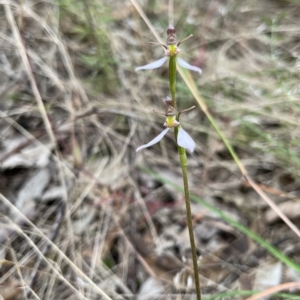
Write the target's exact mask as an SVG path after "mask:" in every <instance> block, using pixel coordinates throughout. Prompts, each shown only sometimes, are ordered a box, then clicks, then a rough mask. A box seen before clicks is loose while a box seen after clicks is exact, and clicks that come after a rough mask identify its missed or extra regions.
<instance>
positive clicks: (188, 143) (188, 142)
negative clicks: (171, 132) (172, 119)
mask: <svg viewBox="0 0 300 300" xmlns="http://www.w3.org/2000/svg"><path fill="white" fill-rule="evenodd" d="M177 144H178V146H180V147H182V148H185V149H187V150H189V151H190V152H194V150H195V146H196V145H195V142H194V140H193V139H192V138H191V136H190V135H189V134H188V133H187V132H186V131H185V130H183V129H182V127H179V129H178V136H177Z"/></svg>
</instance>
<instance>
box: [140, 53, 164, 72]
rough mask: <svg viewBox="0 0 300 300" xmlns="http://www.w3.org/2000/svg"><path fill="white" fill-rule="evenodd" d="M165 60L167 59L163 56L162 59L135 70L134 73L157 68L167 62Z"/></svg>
mask: <svg viewBox="0 0 300 300" xmlns="http://www.w3.org/2000/svg"><path fill="white" fill-rule="evenodd" d="M167 59H168V57H166V56H164V57H163V58H161V59H159V60H157V61H154V62H152V63H150V64H148V65H145V66H141V67H137V68H135V71H136V72H137V71H139V70H152V69H156V68H159V67H161V66H162V65H163V64H164V63H165V62H166V61H167Z"/></svg>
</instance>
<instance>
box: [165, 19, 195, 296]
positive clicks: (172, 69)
mask: <svg viewBox="0 0 300 300" xmlns="http://www.w3.org/2000/svg"><path fill="white" fill-rule="evenodd" d="M167 33H168V38H169V34H170V35H172V40H173V41H174V43H176V34H175V28H174V27H173V26H172V25H170V26H169V29H168V31H167ZM167 41H168V39H167ZM175 57H176V54H175V55H174V56H171V57H170V62H169V80H170V93H171V96H172V100H173V102H174V107H175V109H176V108H177V101H176V59H175ZM176 118H177V121H179V115H177V117H176ZM174 134H175V139H176V141H177V140H178V129H177V128H175V129H174ZM177 149H178V154H179V160H180V165H181V171H182V177H183V187H184V196H185V206H186V216H187V224H188V230H189V236H190V244H191V251H192V260H193V269H194V280H195V288H196V294H197V300H201V288H200V278H199V271H198V258H197V251H196V243H195V237H194V231H193V220H192V210H191V201H190V192H189V184H188V173H187V165H188V161H187V156H186V151H185V148H183V147H180V146H179V145H177Z"/></svg>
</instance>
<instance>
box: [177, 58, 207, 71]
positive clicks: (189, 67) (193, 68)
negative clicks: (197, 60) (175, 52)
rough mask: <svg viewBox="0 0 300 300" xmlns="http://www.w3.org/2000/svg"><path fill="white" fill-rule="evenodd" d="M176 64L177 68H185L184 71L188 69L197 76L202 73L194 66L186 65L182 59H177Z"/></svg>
mask: <svg viewBox="0 0 300 300" xmlns="http://www.w3.org/2000/svg"><path fill="white" fill-rule="evenodd" d="M176 60H177V62H178V64H179V66H181V67H183V68H185V69H188V70H192V71H196V72H198V73H199V74H201V73H202V70H201V69H200V68H198V67H196V66H192V65H190V64H188V63H187V62H186V61H184V60H183V59H181V58H180V57H177V59H176Z"/></svg>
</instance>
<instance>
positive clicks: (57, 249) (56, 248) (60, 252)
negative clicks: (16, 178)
mask: <svg viewBox="0 0 300 300" xmlns="http://www.w3.org/2000/svg"><path fill="white" fill-rule="evenodd" d="M0 198H1V201H2V202H3V203H4V204H5V205H6V206H7V207H9V208H10V209H11V210H12V211H14V212H15V213H16V214H17V215H18V216H20V217H21V218H22V219H23V220H24V221H25V222H26V223H28V224H29V225H30V226H31V227H32V228H33V229H34V230H35V231H36V233H37V234H38V235H39V236H40V237H41V238H43V239H44V240H45V241H46V242H47V243H49V245H50V246H51V247H52V248H53V249H54V250H55V251H56V252H57V253H58V254H59V255H60V256H61V257H62V258H63V259H64V261H65V262H66V263H68V264H69V266H70V267H71V268H72V269H73V270H74V271H75V272H76V273H77V274H78V275H79V276H81V277H82V278H83V279H84V280H86V281H87V282H88V284H90V285H91V287H92V288H93V290H94V291H95V292H96V293H98V294H99V295H101V296H102V297H103V298H104V299H107V300H111V298H110V297H109V296H108V295H107V294H106V293H105V292H104V291H102V290H101V289H100V288H99V287H98V286H97V285H96V284H95V283H94V282H93V281H92V280H91V279H90V278H89V277H88V276H87V275H86V274H84V273H83V272H82V271H81V270H80V269H79V268H78V267H77V266H76V265H75V264H74V263H73V262H72V261H71V260H70V259H69V258H68V257H67V256H66V255H65V253H63V252H62V251H61V250H60V249H59V247H58V246H56V245H55V244H54V243H53V242H52V241H51V240H50V239H49V238H48V237H47V236H46V235H45V234H44V233H43V232H42V231H41V230H40V229H39V228H37V227H36V226H35V225H34V224H33V223H32V222H31V221H30V220H29V219H28V218H27V217H26V216H24V215H23V214H22V212H20V211H19V210H18V209H17V208H16V207H15V206H14V205H13V204H12V203H11V202H10V201H9V200H8V199H7V198H6V197H4V196H3V195H2V194H0ZM15 227H16V229H17V230H18V231H19V232H20V233H21V234H22V235H23V237H24V238H26V240H27V241H28V242H29V243H30V245H31V246H32V247H33V248H34V249H35V250H36V252H37V253H39V255H41V256H42V257H43V254H42V253H41V251H40V250H39V249H38V248H37V246H36V245H35V244H34V243H33V242H32V240H31V239H30V238H29V237H28V236H27V235H26V233H24V232H23V230H22V229H21V228H20V227H19V226H18V225H15ZM45 261H46V262H47V264H48V265H49V266H50V267H51V269H52V270H53V271H54V273H55V274H56V275H57V276H58V277H59V278H60V279H61V280H62V281H63V282H65V283H66V284H67V285H68V286H69V287H70V288H71V289H72V290H74V291H75V292H76V293H77V294H79V295H80V296H81V298H83V299H86V298H85V297H84V296H83V295H81V294H80V293H79V291H77V289H75V288H74V287H73V286H72V285H71V284H70V283H69V282H68V281H67V280H66V279H65V278H64V277H63V276H62V275H61V274H60V273H59V272H58V271H57V270H56V269H55V268H54V267H53V266H52V265H51V264H50V263H49V262H48V261H47V259H46V258H45Z"/></svg>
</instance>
